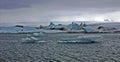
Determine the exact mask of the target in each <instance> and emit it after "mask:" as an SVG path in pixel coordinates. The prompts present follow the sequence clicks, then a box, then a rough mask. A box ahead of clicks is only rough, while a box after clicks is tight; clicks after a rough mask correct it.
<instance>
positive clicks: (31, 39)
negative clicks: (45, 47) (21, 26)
mask: <svg viewBox="0 0 120 62" xmlns="http://www.w3.org/2000/svg"><path fill="white" fill-rule="evenodd" d="M45 42H46V41H44V40H39V39H37V38H35V37H32V36H28V37H26V38H23V39H22V43H45Z"/></svg>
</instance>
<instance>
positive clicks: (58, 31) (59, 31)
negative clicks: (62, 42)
mask: <svg viewBox="0 0 120 62" xmlns="http://www.w3.org/2000/svg"><path fill="white" fill-rule="evenodd" d="M39 31H40V32H43V33H47V34H51V33H52V34H53V33H66V31H61V30H44V29H41V30H39Z"/></svg>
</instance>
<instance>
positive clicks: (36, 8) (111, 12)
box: [0, 0, 120, 26]
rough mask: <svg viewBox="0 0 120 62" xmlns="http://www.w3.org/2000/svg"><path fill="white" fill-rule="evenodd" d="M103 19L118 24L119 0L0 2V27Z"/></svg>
mask: <svg viewBox="0 0 120 62" xmlns="http://www.w3.org/2000/svg"><path fill="white" fill-rule="evenodd" d="M104 19H109V20H110V21H115V22H120V0H0V26H5V25H6V26H9V25H11V26H13V25H16V24H22V25H32V26H38V25H41V24H42V25H48V23H49V22H50V21H53V22H68V23H71V22H72V21H99V22H103V21H104Z"/></svg>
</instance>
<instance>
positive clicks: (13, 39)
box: [0, 33, 120, 62]
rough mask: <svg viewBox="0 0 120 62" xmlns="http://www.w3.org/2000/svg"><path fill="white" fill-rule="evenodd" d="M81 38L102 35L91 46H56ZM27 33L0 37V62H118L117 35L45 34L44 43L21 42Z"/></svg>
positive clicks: (118, 38)
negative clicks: (62, 42) (71, 39)
mask: <svg viewBox="0 0 120 62" xmlns="http://www.w3.org/2000/svg"><path fill="white" fill-rule="evenodd" d="M80 35H101V36H102V37H103V38H102V39H100V40H98V41H97V42H96V43H92V44H59V43H57V40H60V39H63V38H76V37H78V36H80ZM25 37H26V34H0V62H120V60H119V59H120V34H119V33H117V34H48V35H46V36H43V37H37V38H38V39H39V40H45V41H47V43H43V44H37V43H29V44H26V43H21V42H22V40H21V39H22V38H25Z"/></svg>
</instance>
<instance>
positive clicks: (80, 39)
mask: <svg viewBox="0 0 120 62" xmlns="http://www.w3.org/2000/svg"><path fill="white" fill-rule="evenodd" d="M100 38H101V36H82V37H80V36H79V37H78V38H73V39H63V40H59V41H58V43H85V44H86V43H94V42H95V41H97V40H98V39H100Z"/></svg>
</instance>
